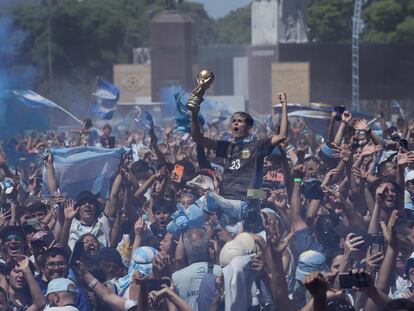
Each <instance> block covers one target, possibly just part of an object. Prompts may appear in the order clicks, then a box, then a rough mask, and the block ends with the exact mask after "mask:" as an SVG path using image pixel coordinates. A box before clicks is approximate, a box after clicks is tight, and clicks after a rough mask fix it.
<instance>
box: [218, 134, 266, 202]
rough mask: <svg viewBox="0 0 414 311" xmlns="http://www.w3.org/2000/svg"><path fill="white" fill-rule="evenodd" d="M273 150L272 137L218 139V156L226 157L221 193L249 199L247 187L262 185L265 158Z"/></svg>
mask: <svg viewBox="0 0 414 311" xmlns="http://www.w3.org/2000/svg"><path fill="white" fill-rule="evenodd" d="M272 150H273V146H272V143H271V139H270V138H268V139H260V140H258V139H256V138H255V137H253V138H246V139H244V140H241V141H236V142H228V141H218V142H217V149H216V156H217V157H222V158H225V163H224V174H223V183H222V192H221V193H220V195H222V196H223V197H224V198H226V199H233V200H242V201H247V189H249V188H258V187H260V184H261V179H262V174H263V160H264V158H265V157H266V156H267V155H269V154H270V153H271V152H272Z"/></svg>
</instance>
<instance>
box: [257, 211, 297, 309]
mask: <svg viewBox="0 0 414 311" xmlns="http://www.w3.org/2000/svg"><path fill="white" fill-rule="evenodd" d="M267 236H268V239H267V244H268V245H267V247H266V249H265V264H266V266H267V267H268V269H269V270H270V273H271V282H270V287H271V293H272V296H273V300H274V301H277V302H278V304H280V306H281V309H283V310H287V311H290V310H296V308H295V306H294V303H293V302H292V300H290V299H289V293H288V286H287V283H286V276H285V271H284V270H283V262H282V255H283V252H284V251H285V250H286V248H287V246H288V243H289V240H290V239H291V238H292V234H291V233H290V234H289V235H288V236H286V237H285V238H284V239H282V238H281V236H280V232H279V228H278V225H277V223H276V221H275V220H274V219H272V218H270V219H269V225H268V227H267Z"/></svg>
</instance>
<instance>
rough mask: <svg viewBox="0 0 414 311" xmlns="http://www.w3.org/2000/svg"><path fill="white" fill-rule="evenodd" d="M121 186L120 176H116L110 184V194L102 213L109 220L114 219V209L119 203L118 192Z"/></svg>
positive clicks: (119, 174)
mask: <svg viewBox="0 0 414 311" xmlns="http://www.w3.org/2000/svg"><path fill="white" fill-rule="evenodd" d="M121 185H122V174H121V173H118V175H116V177H115V180H114V182H113V183H112V188H111V194H110V195H109V201H107V202H106V204H105V209H104V213H105V215H106V216H108V217H109V219H112V220H113V219H114V218H115V216H116V209H117V206H118V202H119V191H120V190H121Z"/></svg>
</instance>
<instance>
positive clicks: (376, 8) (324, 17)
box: [308, 0, 414, 43]
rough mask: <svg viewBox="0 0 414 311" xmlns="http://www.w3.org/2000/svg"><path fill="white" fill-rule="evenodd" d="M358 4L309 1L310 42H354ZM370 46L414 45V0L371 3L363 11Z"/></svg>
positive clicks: (351, 0)
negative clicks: (353, 29) (403, 43)
mask: <svg viewBox="0 0 414 311" xmlns="http://www.w3.org/2000/svg"><path fill="white" fill-rule="evenodd" d="M354 2H355V1H354V0H308V5H309V6H308V16H309V24H308V26H309V33H308V36H309V40H310V41H312V42H313V41H314V42H346V41H351V36H352V16H353V10H354ZM362 18H363V23H364V29H363V31H362V40H363V41H366V42H381V43H389V42H414V24H413V18H414V0H371V1H368V3H367V4H366V5H365V6H364V8H363V11H362Z"/></svg>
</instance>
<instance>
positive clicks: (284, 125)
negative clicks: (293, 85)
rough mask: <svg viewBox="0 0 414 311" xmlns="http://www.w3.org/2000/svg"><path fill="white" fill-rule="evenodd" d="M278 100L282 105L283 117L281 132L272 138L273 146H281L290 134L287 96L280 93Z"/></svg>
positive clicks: (281, 119)
mask: <svg viewBox="0 0 414 311" xmlns="http://www.w3.org/2000/svg"><path fill="white" fill-rule="evenodd" d="M278 98H279V101H280V104H281V105H282V116H281V118H280V131H279V133H278V134H277V135H273V136H272V140H271V143H272V146H276V145H279V144H280V143H282V142H284V141H285V140H286V138H287V134H288V116H287V96H286V93H279V94H278Z"/></svg>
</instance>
